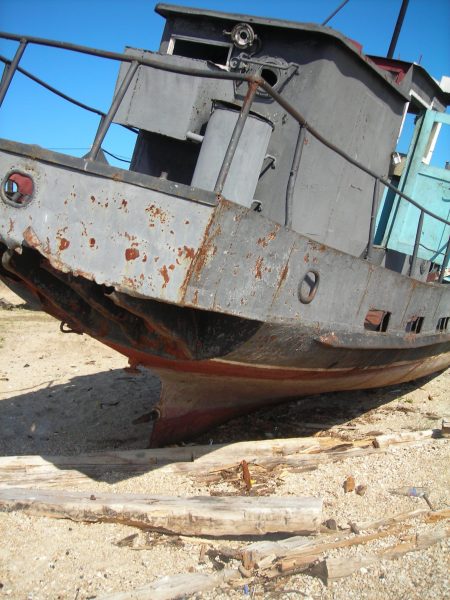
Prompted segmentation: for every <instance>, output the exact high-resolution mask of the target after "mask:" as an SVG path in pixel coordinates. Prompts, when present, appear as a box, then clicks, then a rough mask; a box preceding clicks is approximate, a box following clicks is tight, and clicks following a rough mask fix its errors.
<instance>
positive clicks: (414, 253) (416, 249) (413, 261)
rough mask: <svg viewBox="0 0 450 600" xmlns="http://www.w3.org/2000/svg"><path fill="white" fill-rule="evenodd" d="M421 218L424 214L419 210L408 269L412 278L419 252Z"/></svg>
mask: <svg viewBox="0 0 450 600" xmlns="http://www.w3.org/2000/svg"><path fill="white" fill-rule="evenodd" d="M423 216H424V212H423V210H421V211H420V217H419V223H418V225H417V231H416V239H415V241H414V250H413V254H412V257H411V265H410V267H409V276H410V277H412V275H413V273H414V271H415V268H416V262H417V253H418V252H419V244H420V237H421V235H422V227H423Z"/></svg>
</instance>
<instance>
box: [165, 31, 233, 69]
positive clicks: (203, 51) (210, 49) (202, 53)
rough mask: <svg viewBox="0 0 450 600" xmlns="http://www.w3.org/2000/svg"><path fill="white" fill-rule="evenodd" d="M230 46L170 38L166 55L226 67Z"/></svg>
mask: <svg viewBox="0 0 450 600" xmlns="http://www.w3.org/2000/svg"><path fill="white" fill-rule="evenodd" d="M231 48H232V45H231V44H226V43H224V42H215V41H207V42H206V41H205V40H201V39H197V38H190V37H183V36H176V35H174V36H172V37H171V38H170V42H169V47H168V49H167V54H173V55H175V56H185V57H186V58H198V59H200V60H209V61H211V62H213V63H215V64H217V65H223V66H227V65H228V60H229V58H230V54H231Z"/></svg>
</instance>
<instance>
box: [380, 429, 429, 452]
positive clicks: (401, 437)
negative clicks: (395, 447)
mask: <svg viewBox="0 0 450 600" xmlns="http://www.w3.org/2000/svg"><path fill="white" fill-rule="evenodd" d="M438 437H441V432H440V430H439V429H426V430H424V431H405V432H403V433H387V434H385V435H379V436H377V437H376V438H375V439H374V440H373V445H374V446H375V448H387V447H388V446H391V445H392V444H401V443H404V442H417V441H420V440H425V439H433V438H438Z"/></svg>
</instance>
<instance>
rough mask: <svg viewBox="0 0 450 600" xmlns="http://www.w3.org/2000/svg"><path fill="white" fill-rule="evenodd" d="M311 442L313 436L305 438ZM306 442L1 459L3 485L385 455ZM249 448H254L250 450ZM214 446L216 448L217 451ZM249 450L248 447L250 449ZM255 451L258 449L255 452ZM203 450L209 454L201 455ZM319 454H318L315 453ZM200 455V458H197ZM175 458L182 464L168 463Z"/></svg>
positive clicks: (309, 463) (299, 464)
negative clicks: (328, 449)
mask: <svg viewBox="0 0 450 600" xmlns="http://www.w3.org/2000/svg"><path fill="white" fill-rule="evenodd" d="M304 439H308V438H304ZM313 440H314V438H313V439H312V440H310V441H309V442H307V443H306V442H304V441H303V438H299V439H298V440H292V444H291V443H290V442H291V441H289V444H284V442H285V441H286V440H281V442H283V444H279V443H278V442H279V441H280V440H278V441H277V440H271V443H273V442H277V443H275V444H274V445H272V446H271V447H270V448H269V447H268V446H267V445H266V444H267V442H264V445H263V446H261V447H256V449H255V448H253V446H254V444H255V443H254V442H249V443H247V442H242V443H239V444H232V445H231V448H225V447H220V448H217V449H216V450H214V447H211V446H204V447H200V446H198V447H196V448H203V449H205V448H208V449H209V453H206V450H201V451H200V450H196V451H195V452H194V454H193V453H192V452H191V451H187V450H186V449H185V448H163V449H158V450H125V451H112V452H102V453H95V454H84V455H78V456H73V457H71V456H47V457H46V456H6V457H0V487H37V486H39V487H42V486H44V485H45V486H47V487H52V486H55V485H58V482H60V483H59V485H60V486H61V485H62V484H63V483H64V482H66V483H68V484H72V483H83V482H88V481H89V479H90V476H92V477H95V476H99V475H101V474H104V473H108V472H109V473H110V472H114V473H145V472H148V471H150V470H152V469H154V468H158V469H161V468H162V469H164V470H165V471H166V472H168V473H189V474H195V473H199V474H203V473H209V472H211V471H213V470H214V469H216V470H223V469H226V468H229V467H232V466H235V465H236V463H237V462H241V461H242V460H246V462H247V463H250V464H259V465H264V466H269V467H270V466H276V465H278V464H284V465H286V466H287V467H303V466H315V465H318V464H322V463H324V462H329V461H337V460H344V459H346V458H352V457H356V456H366V455H368V454H371V453H377V452H383V450H377V449H375V448H373V447H367V448H361V447H355V448H350V449H349V450H344V451H339V450H336V451H334V450H331V451H323V450H322V449H321V447H319V446H318V445H316V442H315V441H313ZM247 444H249V445H248V446H247ZM211 448H212V450H211ZM246 448H248V449H246ZM251 448H253V451H251ZM201 452H205V453H204V454H201ZM314 452H316V453H314ZM193 455H198V457H197V458H192V457H193ZM169 457H172V459H171V460H174V461H176V462H168V461H169Z"/></svg>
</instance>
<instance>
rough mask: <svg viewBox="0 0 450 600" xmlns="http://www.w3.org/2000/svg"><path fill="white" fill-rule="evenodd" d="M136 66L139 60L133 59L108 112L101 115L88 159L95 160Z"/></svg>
mask: <svg viewBox="0 0 450 600" xmlns="http://www.w3.org/2000/svg"><path fill="white" fill-rule="evenodd" d="M138 66H139V61H137V60H133V62H132V63H131V64H130V66H129V68H128V71H127V72H126V75H125V77H124V78H123V81H122V83H121V84H120V88H119V90H118V91H117V94H116V95H115V96H114V99H113V101H112V104H111V106H110V108H109V111H108V114H107V115H105V116H102V118H101V119H100V125H99V127H98V129H97V133H96V134H95V139H94V142H93V144H92V148H91V150H90V152H89V154H88V155H87V157H86V158H87V159H88V160H95V159H96V158H97V154H98V151H99V150H100V147H101V145H102V143H103V140H104V139H105V135H106V134H107V132H108V129H109V126H110V125H111V123H112V120H113V119H114V117H115V114H116V112H117V109H118V108H119V106H120V103H121V102H122V100H123V97H124V96H125V94H126V92H127V90H128V88H129V86H130V83H131V80H132V79H133V77H134V74H135V73H136V70H137V68H138Z"/></svg>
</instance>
